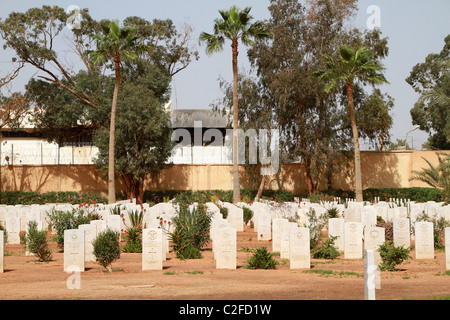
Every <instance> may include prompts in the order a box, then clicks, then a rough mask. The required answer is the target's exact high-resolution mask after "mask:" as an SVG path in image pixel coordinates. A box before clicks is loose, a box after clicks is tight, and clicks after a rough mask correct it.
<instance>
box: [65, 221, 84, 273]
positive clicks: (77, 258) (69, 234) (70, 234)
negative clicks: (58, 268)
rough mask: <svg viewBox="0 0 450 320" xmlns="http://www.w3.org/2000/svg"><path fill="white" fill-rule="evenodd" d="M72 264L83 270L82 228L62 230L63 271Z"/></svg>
mask: <svg viewBox="0 0 450 320" xmlns="http://www.w3.org/2000/svg"><path fill="white" fill-rule="evenodd" d="M72 266H76V267H78V268H79V270H80V271H84V230H79V229H69V230H65V231H64V272H67V271H68V270H69V268H70V267H72Z"/></svg>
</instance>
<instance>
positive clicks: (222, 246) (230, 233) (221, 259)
mask: <svg viewBox="0 0 450 320" xmlns="http://www.w3.org/2000/svg"><path fill="white" fill-rule="evenodd" d="M216 241H217V245H216V247H215V252H214V255H215V256H216V258H215V259H216V269H236V229H235V228H229V227H228V228H219V229H218V232H217V237H216Z"/></svg>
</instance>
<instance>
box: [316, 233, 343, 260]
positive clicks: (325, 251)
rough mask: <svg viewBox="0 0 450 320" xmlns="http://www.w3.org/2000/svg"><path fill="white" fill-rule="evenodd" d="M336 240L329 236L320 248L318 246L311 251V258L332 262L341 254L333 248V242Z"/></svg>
mask: <svg viewBox="0 0 450 320" xmlns="http://www.w3.org/2000/svg"><path fill="white" fill-rule="evenodd" d="M336 238H337V237H333V236H331V237H329V238H328V239H327V240H326V241H324V243H323V244H322V246H320V247H319V248H317V249H314V250H312V251H311V254H312V256H313V258H315V259H331V260H333V259H336V258H337V257H339V256H340V255H341V254H340V253H339V251H338V250H337V249H336V247H335V246H334V242H335V241H336Z"/></svg>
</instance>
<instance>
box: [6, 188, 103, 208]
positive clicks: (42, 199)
mask: <svg viewBox="0 0 450 320" xmlns="http://www.w3.org/2000/svg"><path fill="white" fill-rule="evenodd" d="M0 199H1V203H2V204H7V205H16V204H23V205H30V204H45V203H71V204H78V203H82V202H85V203H90V202H91V203H93V202H96V203H107V202H108V200H107V199H106V198H105V197H102V196H100V195H99V194H97V193H93V194H88V193H82V194H80V193H78V192H74V191H58V192H55V191H51V192H46V193H43V194H39V193H37V192H31V191H3V192H0Z"/></svg>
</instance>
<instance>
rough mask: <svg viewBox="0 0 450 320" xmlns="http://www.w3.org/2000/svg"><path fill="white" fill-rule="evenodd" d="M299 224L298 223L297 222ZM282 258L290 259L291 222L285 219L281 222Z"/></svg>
mask: <svg viewBox="0 0 450 320" xmlns="http://www.w3.org/2000/svg"><path fill="white" fill-rule="evenodd" d="M295 225H296V226H297V224H295ZM279 227H280V230H279V231H280V259H289V246H290V245H289V236H290V233H289V230H290V228H291V222H289V220H286V219H285V220H284V221H282V222H281V223H280V225H279Z"/></svg>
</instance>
